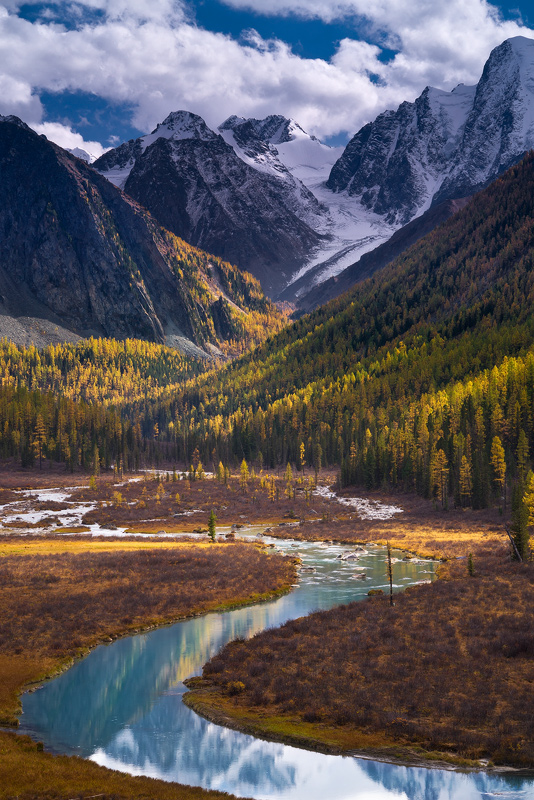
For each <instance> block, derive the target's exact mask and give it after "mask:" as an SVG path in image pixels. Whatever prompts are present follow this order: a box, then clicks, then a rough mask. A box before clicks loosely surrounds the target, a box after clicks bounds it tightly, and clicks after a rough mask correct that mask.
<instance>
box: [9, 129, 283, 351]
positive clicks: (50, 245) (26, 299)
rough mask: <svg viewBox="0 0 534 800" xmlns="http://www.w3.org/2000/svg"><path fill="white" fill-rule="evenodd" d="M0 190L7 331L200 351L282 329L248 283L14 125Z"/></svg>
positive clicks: (89, 172) (256, 287)
mask: <svg viewBox="0 0 534 800" xmlns="http://www.w3.org/2000/svg"><path fill="white" fill-rule="evenodd" d="M0 180H1V185H2V193H1V197H0V231H2V236H1V237H0V295H1V296H0V304H1V308H0V310H1V315H0V321H2V320H3V321H5V320H8V319H13V318H14V319H17V318H20V317H33V318H34V319H42V320H45V321H47V322H48V323H49V324H51V325H52V326H54V325H61V326H62V327H63V329H66V330H67V331H70V332H71V333H74V334H77V335H81V336H86V335H89V334H97V335H105V336H111V337H115V338H120V339H123V338H126V337H128V336H133V337H137V338H145V339H149V340H152V341H157V342H164V341H166V342H167V343H169V344H175V345H178V346H185V347H188V348H189V349H190V350H192V351H193V350H194V349H195V346H196V347H208V345H223V346H224V343H225V341H229V340H233V339H239V337H240V336H241V335H245V337H246V333H247V330H248V329H249V328H255V329H260V328H267V329H268V327H269V325H270V324H271V322H272V323H273V324H275V326H276V324H279V323H278V321H277V314H276V312H275V311H274V309H273V307H272V306H271V304H270V303H269V302H268V301H266V300H265V298H264V297H263V295H262V293H261V290H260V288H259V285H258V284H257V282H255V281H254V280H253V279H252V278H251V276H248V277H247V276H245V275H242V274H240V273H239V272H238V271H237V270H236V269H235V268H234V267H232V266H230V265H229V264H224V262H221V261H220V259H216V258H211V257H209V256H208V255H207V254H205V253H202V252H201V251H199V250H196V249H195V248H192V247H190V246H189V245H187V244H185V242H181V241H180V240H178V239H177V238H176V237H175V236H173V235H172V234H171V233H169V232H168V231H166V230H164V229H163V228H161V227H160V226H159V225H157V224H156V222H155V221H154V220H153V219H152V217H151V216H150V215H149V214H148V213H147V212H146V211H145V210H144V209H143V208H141V207H140V206H139V205H138V204H137V203H136V202H134V201H133V200H131V199H130V198H128V197H127V196H126V195H124V194H123V193H122V192H120V191H119V190H118V189H116V188H115V187H114V186H113V185H112V184H111V183H109V181H107V180H105V179H104V178H103V177H102V176H101V175H99V174H98V173H97V172H96V171H95V170H93V169H92V168H91V167H89V166H88V165H87V164H86V163H85V162H84V161H81V160H80V159H77V158H75V157H74V156H72V155H70V154H69V153H67V152H66V151H65V150H62V149H61V148H60V147H57V146H56V145H54V144H52V143H50V142H48V141H47V140H46V139H45V138H44V137H41V136H38V135H37V134H35V133H34V132H33V131H31V130H30V129H29V128H28V127H27V126H25V125H24V123H21V122H20V120H16V119H13V118H10V119H4V120H1V121H0ZM224 296H226V298H227V299H225V297H224ZM238 304H241V308H239V307H238ZM258 317H260V318H261V320H260V319H259V318H258ZM249 318H250V319H249ZM249 321H250V325H249ZM0 328H1V326H0ZM10 331H11V329H10V327H9V325H8V328H7V331H5V332H7V333H8V335H9V333H10ZM2 332H4V331H2ZM74 338H75V337H74ZM199 352H200V351H199Z"/></svg>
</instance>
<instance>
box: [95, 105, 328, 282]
mask: <svg viewBox="0 0 534 800" xmlns="http://www.w3.org/2000/svg"><path fill="white" fill-rule="evenodd" d="M255 144H256V146H257V147H259V143H258V142H255ZM94 166H95V167H96V168H97V169H98V170H99V171H100V172H101V173H102V174H103V175H105V176H106V177H107V178H108V179H109V180H110V181H112V182H113V183H114V184H115V185H116V186H119V187H120V188H123V189H124V191H126V192H127V193H128V194H129V195H130V196H132V197H133V198H134V199H135V200H137V201H138V202H139V203H141V204H142V205H144V206H145V207H146V208H148V210H149V211H150V212H151V213H152V214H153V215H154V217H156V219H157V220H158V221H159V222H160V223H161V224H162V225H164V226H165V227H166V228H168V229H169V230H171V231H172V232H173V233H175V234H177V235H178V236H180V237H182V238H184V239H185V240H186V241H188V242H190V243H191V244H194V245H197V246H199V247H202V248H203V249H204V250H208V251H209V252H212V253H215V254H216V255H219V256H222V257H223V258H225V259H227V260H228V261H231V262H233V263H235V264H237V265H238V266H239V267H241V268H242V269H246V270H248V271H249V272H252V273H253V274H254V275H256V276H257V277H258V278H260V280H261V282H262V285H263V286H264V288H265V289H266V290H267V291H269V292H271V293H276V291H277V290H278V289H280V288H282V287H283V286H284V285H285V284H286V283H287V281H288V280H289V278H290V276H291V274H292V273H294V272H295V271H296V270H297V269H298V268H299V267H301V266H302V265H303V264H304V263H306V260H307V258H308V257H309V253H310V252H311V251H312V250H313V249H314V248H316V247H317V246H318V245H319V244H320V242H321V241H322V239H323V236H322V232H321V231H320V230H318V228H319V227H320V226H319V224H317V225H314V227H313V228H312V227H311V226H310V224H309V222H310V221H311V220H316V221H317V222H319V221H320V218H321V215H322V213H323V212H322V209H321V208H320V204H319V203H318V201H317V200H316V199H315V198H314V197H313V195H312V194H311V193H310V192H309V191H308V190H307V189H306V187H305V186H303V185H300V184H298V183H297V182H296V181H294V180H293V179H292V178H291V176H290V175H289V173H287V170H286V171H285V172H284V179H283V180H282V181H281V180H280V179H279V177H275V175H274V174H273V172H272V171H269V170H261V169H258V168H257V167H253V166H251V165H250V163H248V162H247V161H246V160H245V159H244V158H241V157H239V156H238V155H237V154H236V151H235V150H234V148H233V147H232V146H231V145H229V144H228V143H227V142H226V141H225V140H224V138H223V137H222V136H221V135H220V134H218V133H215V132H214V131H212V130H211V129H210V128H208V126H207V125H206V123H205V122H204V120H202V119H201V117H199V116H197V115H196V114H192V113H190V112H187V111H178V112H175V113H172V114H170V115H169V116H168V117H167V118H166V119H165V120H164V121H163V122H162V123H161V124H160V125H158V126H157V128H156V129H155V130H154V131H153V132H152V133H150V134H148V135H147V136H142V137H140V138H139V139H135V140H131V141H129V142H126V143H125V144H123V145H121V146H120V147H118V148H115V149H114V150H110V151H109V152H107V153H105V154H104V155H103V156H102V157H101V158H99V159H98V160H97V161H96V162H95V165H94ZM284 169H285V168H283V170H284ZM286 173H287V174H286Z"/></svg>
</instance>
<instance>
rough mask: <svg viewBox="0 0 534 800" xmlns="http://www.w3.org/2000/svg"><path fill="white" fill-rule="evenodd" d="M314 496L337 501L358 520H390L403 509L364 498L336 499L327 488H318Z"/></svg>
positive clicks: (335, 495)
mask: <svg viewBox="0 0 534 800" xmlns="http://www.w3.org/2000/svg"><path fill="white" fill-rule="evenodd" d="M315 494H318V495H319V496H320V497H325V498H327V499H328V500H337V502H338V503H341V505H343V506H345V507H347V508H353V509H354V510H355V511H357V513H358V516H359V517H360V519H379V520H385V519H391V518H392V517H394V516H395V514H401V513H402V511H403V510H404V509H402V508H401V507H400V506H393V505H387V504H386V503H380V502H379V501H378V500H368V499H367V498H365V497H338V495H337V494H336V493H335V492H332V491H331V490H330V489H329V488H328V487H327V486H318V487H317V488H316V489H315Z"/></svg>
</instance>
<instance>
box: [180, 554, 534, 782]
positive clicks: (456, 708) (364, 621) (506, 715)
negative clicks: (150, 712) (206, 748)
mask: <svg viewBox="0 0 534 800" xmlns="http://www.w3.org/2000/svg"><path fill="white" fill-rule="evenodd" d="M471 550H472V551H473V553H475V555H474V568H475V572H474V575H473V576H471V575H469V574H468V569H467V562H466V560H464V559H461V560H451V561H449V562H447V564H445V565H443V566H442V567H441V570H440V571H441V579H440V580H438V581H437V582H435V583H434V584H432V585H425V586H416V587H413V588H410V589H408V590H406V591H405V592H404V593H402V594H399V595H396V596H395V605H394V607H390V605H389V599H388V598H387V597H373V598H369V600H368V601H367V602H363V603H353V604H351V605H349V606H344V607H340V608H337V609H333V610H331V611H327V612H319V613H317V614H313V615H311V616H310V617H306V618H304V619H300V620H295V621H292V622H288V623H287V624H286V625H284V626H282V628H280V629H276V630H270V631H265V632H263V633H260V634H258V635H257V636H256V637H254V638H253V639H252V640H250V641H247V642H234V643H231V644H229V645H227V646H226V648H224V650H223V651H222V652H221V653H220V654H219V655H217V656H215V657H214V658H213V659H212V660H211V661H210V662H209V663H208V664H207V665H206V666H205V669H204V680H203V681H200V682H198V683H196V685H193V686H192V687H191V688H192V690H193V694H192V695H191V696H190V697H189V700H188V702H189V703H190V704H192V705H193V707H196V708H197V709H198V710H200V711H201V712H202V713H205V714H207V715H208V716H210V717H213V716H214V715H215V716H217V715H223V716H226V717H227V718H229V719H230V720H233V722H234V724H237V725H238V726H241V727H248V728H249V729H255V730H256V731H261V732H263V733H264V734H266V735H271V736H274V738H288V739H289V740H292V741H297V740H298V739H299V737H300V739H301V741H307V742H308V744H310V743H313V742H318V743H321V744H322V745H323V746H327V747H333V748H334V749H338V750H341V751H353V750H361V749H367V750H369V749H371V750H373V749H374V750H379V751H384V752H387V751H390V752H395V751H397V754H398V755H400V754H402V757H403V758H409V756H410V753H411V755H412V757H420V755H421V753H427V754H430V755H431V757H433V758H436V757H438V756H439V757H440V758H442V759H448V758H453V759H460V760H463V761H466V760H467V761H475V762H476V761H478V760H480V759H482V760H484V759H488V760H490V761H492V762H494V763H495V764H499V765H513V766H516V767H520V768H527V769H533V768H534V715H533V713H532V686H533V684H534V633H533V631H532V608H533V607H534V565H532V564H524V565H523V564H515V563H512V562H511V561H510V558H509V554H508V550H507V548H506V547H505V546H504V545H502V544H500V543H499V542H498V541H488V542H486V543H482V542H473V546H472V547H471ZM414 748H415V749H414Z"/></svg>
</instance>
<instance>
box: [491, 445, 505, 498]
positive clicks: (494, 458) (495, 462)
mask: <svg viewBox="0 0 534 800" xmlns="http://www.w3.org/2000/svg"><path fill="white" fill-rule="evenodd" d="M490 461H491V467H492V469H493V482H494V484H495V487H496V490H497V493H498V495H499V498H501V497H504V507H505V508H506V457H505V452H504V447H503V446H502V444H501V440H500V439H499V437H498V436H494V437H493V441H492V443H491V454H490Z"/></svg>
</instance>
